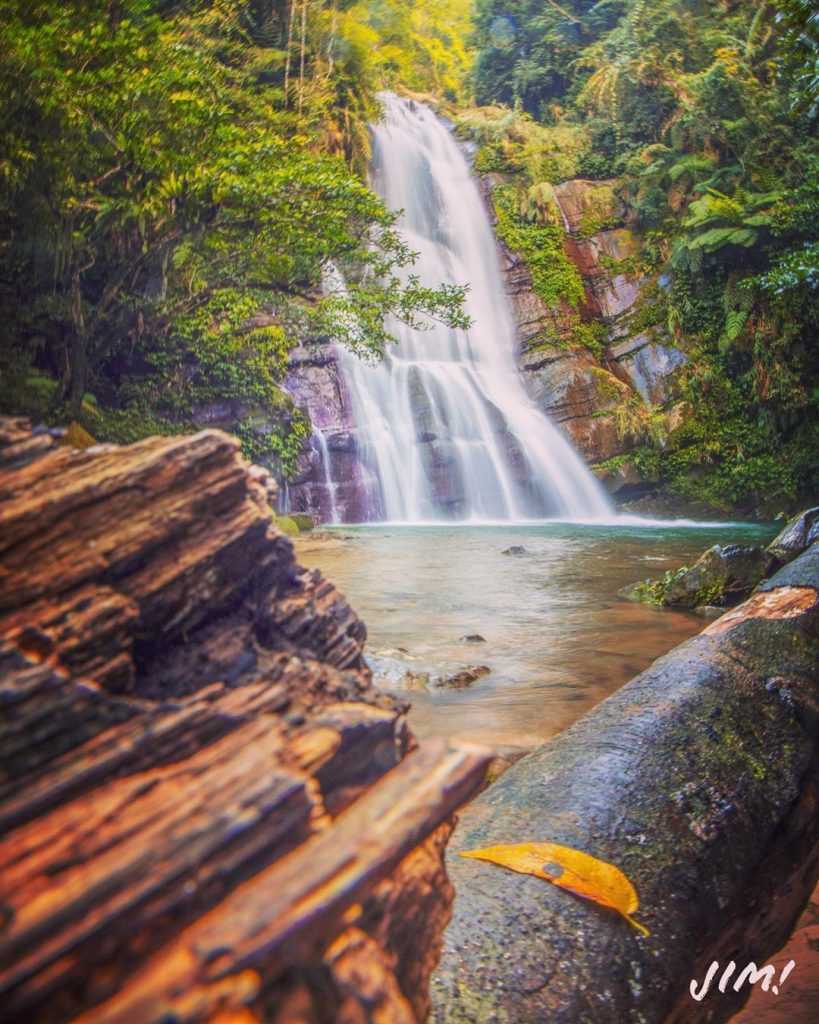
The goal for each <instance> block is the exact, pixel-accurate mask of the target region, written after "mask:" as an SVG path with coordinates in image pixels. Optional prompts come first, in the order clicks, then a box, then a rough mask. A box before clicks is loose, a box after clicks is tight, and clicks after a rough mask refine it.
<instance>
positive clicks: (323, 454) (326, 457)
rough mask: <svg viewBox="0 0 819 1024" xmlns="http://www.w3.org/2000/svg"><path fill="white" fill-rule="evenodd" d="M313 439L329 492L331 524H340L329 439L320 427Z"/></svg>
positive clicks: (315, 429) (314, 430)
mask: <svg viewBox="0 0 819 1024" xmlns="http://www.w3.org/2000/svg"><path fill="white" fill-rule="evenodd" d="M313 439H314V440H315V442H316V448H317V449H318V453H319V458H320V459H321V470H322V475H323V477H324V481H323V482H324V486H325V488H326V490H327V501H328V503H329V506H330V522H331V523H339V522H341V519H340V517H339V514H338V504H337V501H336V492H337V489H338V484H336V483H334V481H333V473H332V464H331V462H330V449H329V448H328V447H327V438H326V437H325V436H324V433H323V431H322V430H321V429H320V428H319V427H314V428H313Z"/></svg>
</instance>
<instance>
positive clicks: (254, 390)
mask: <svg viewBox="0 0 819 1024" xmlns="http://www.w3.org/2000/svg"><path fill="white" fill-rule="evenodd" d="M454 14H455V15H456V14H457V11H455V12H454ZM452 16H454V15H450V17H452ZM382 38H383V40H384V45H383V46H381V47H378V46H377V45H376V44H377V43H378V41H379V40H381V39H382ZM461 45H462V44H461V43H460V42H459V41H458V40H456V39H450V37H449V36H448V35H446V34H445V33H444V32H443V30H441V29H439V26H438V22H437V21H436V17H435V15H434V10H433V8H432V5H430V8H429V10H427V9H426V8H425V6H424V5H423V4H421V5H414V6H413V8H412V9H410V7H409V6H408V5H406V4H404V5H400V4H392V5H391V4H388V3H385V4H376V5H372V6H371V7H370V6H356V5H353V6H350V5H349V4H344V3H336V2H335V0H333V2H332V3H330V2H328V3H320V2H318V0H301V2H299V0H293V2H291V3H285V2H273V3H271V2H270V0H251V2H241V0H215V2H197V0H190V2H183V3H172V2H163V0H123V2H117V0H91V2H89V3H84V4H63V3H58V2H36V3H30V2H28V0H26V2H18V0H11V2H9V0H4V2H2V3H0V54H2V57H0V88H2V95H3V99H2V104H0V139H2V142H0V146H1V147H2V149H0V179H2V196H1V197H0V221H2V229H3V230H2V248H0V321H1V322H2V331H3V338H2V347H1V348H0V360H1V361H0V374H2V406H3V408H4V409H5V410H7V411H18V410H19V411H22V412H29V413H31V414H33V415H35V416H37V417H47V418H50V419H53V420H56V421H58V422H59V421H63V422H64V421H65V420H66V419H71V420H79V421H80V423H81V424H82V426H83V427H85V428H86V429H87V430H88V431H89V432H90V433H91V434H92V436H94V437H97V438H100V439H112V440H122V441H127V440H132V439H135V438H137V437H139V436H145V435H147V434H150V433H156V432H167V431H173V430H182V429H186V428H189V427H190V426H191V425H193V424H195V423H196V422H197V421H198V420H200V419H201V418H202V416H203V410H207V409H208V408H214V403H216V407H219V406H220V405H221V407H224V406H225V403H228V406H229V407H230V408H234V409H235V410H236V413H235V423H236V426H235V429H236V431H237V432H238V433H239V434H240V436H241V437H242V438H243V441H244V446H245V448H246V451H247V453H248V454H249V455H250V456H252V457H255V458H262V457H265V456H272V457H274V458H275V459H278V461H279V462H280V463H281V465H282V468H283V469H284V470H285V471H286V470H287V467H288V465H289V463H290V462H291V461H292V459H293V457H294V455H295V453H296V452H297V451H298V447H299V443H300V441H301V438H302V437H303V436H304V434H305V432H306V431H307V429H308V427H307V425H306V424H305V423H304V422H303V419H302V418H301V416H300V415H299V414H298V413H296V412H294V410H293V409H292V408H291V404H290V402H289V400H288V398H287V397H286V395H285V394H284V392H283V391H282V390H281V388H280V387H279V384H280V382H281V380H282V378H283V375H284V371H285V366H286V360H287V353H288V351H289V349H290V348H291V347H292V345H293V344H294V343H295V342H296V341H297V340H298V339H299V338H303V337H306V336H322V335H332V336H333V337H335V338H340V339H344V340H346V341H347V342H348V343H349V344H351V345H353V346H354V347H359V348H362V349H364V350H369V351H372V352H375V353H378V352H379V351H380V350H381V349H382V348H383V346H384V344H386V343H387V342H388V341H389V338H388V336H387V334H386V333H385V329H384V318H385V315H386V314H387V313H390V314H393V315H395V316H397V317H398V318H399V319H401V320H403V321H405V322H408V323H413V324H415V323H423V321H424V319H425V318H426V317H430V316H433V317H442V318H444V319H445V320H447V321H449V322H451V323H460V322H462V320H463V314H462V312H461V292H460V290H459V289H457V288H451V287H450V288H446V287H442V288H434V287H425V286H424V285H422V284H421V283H420V282H419V281H418V280H417V279H416V278H414V277H412V276H411V277H410V278H409V280H408V281H404V283H403V284H402V283H399V279H398V277H397V276H396V270H397V269H398V268H401V267H407V266H408V265H411V263H412V260H413V254H412V253H411V252H410V251H409V250H408V249H407V247H406V246H405V244H404V243H403V241H402V240H401V239H400V237H399V236H398V235H397V234H396V232H395V231H394V229H393V224H394V220H395V217H394V215H393V214H392V213H390V212H388V211H387V210H385V209H384V207H383V205H382V204H381V202H380V201H379V200H378V198H377V197H376V196H375V195H374V194H373V193H372V192H371V191H370V190H369V188H367V186H366V184H365V183H364V180H363V175H362V171H363V169H364V168H365V166H366V162H367V157H368V132H367V123H368V122H369V121H370V120H371V119H372V118H373V117H374V116H377V110H378V108H377V102H376V100H375V90H376V89H377V87H378V85H379V84H380V82H382V81H385V80H390V79H394V78H396V76H399V77H400V78H401V79H402V80H406V81H408V82H410V83H412V82H414V81H416V79H418V77H419V76H421V77H422V78H423V82H424V83H426V82H427V81H428V82H429V84H430V85H432V86H434V87H436V88H439V89H440V90H441V91H446V92H448V93H449V94H450V95H453V96H454V95H455V92H454V88H455V87H454V84H453V83H454V82H455V81H456V79H457V78H458V69H459V62H460V63H461V64H462V63H463V61H464V60H465V58H464V56H463V50H462V49H461V48H460V47H461ZM450 49H451V51H452V52H451V53H450ZM442 52H443V57H442ZM331 263H336V264H338V265H340V266H342V267H343V268H344V270H345V271H346V272H347V279H348V284H349V294H348V295H347V296H346V297H340V296H336V297H334V298H331V299H322V298H321V296H320V289H319V286H320V284H321V278H322V274H323V273H324V272H325V271H326V269H327V267H328V266H329V265H330V264H331ZM353 323H354V324H355V330H352V329H351V324H353ZM271 427H272V429H271ZM257 428H258V429H257Z"/></svg>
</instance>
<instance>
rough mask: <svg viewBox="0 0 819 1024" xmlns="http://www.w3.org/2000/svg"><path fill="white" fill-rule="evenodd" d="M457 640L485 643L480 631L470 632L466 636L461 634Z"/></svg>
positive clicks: (466, 642) (467, 642)
mask: <svg viewBox="0 0 819 1024" xmlns="http://www.w3.org/2000/svg"><path fill="white" fill-rule="evenodd" d="M459 642H460V643H462V644H485V643H486V637H483V636H481V634H480V633H470V634H469V635H468V636H462V637H461V639H460V641H459Z"/></svg>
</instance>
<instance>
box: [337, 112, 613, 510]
mask: <svg viewBox="0 0 819 1024" xmlns="http://www.w3.org/2000/svg"><path fill="white" fill-rule="evenodd" d="M382 99H383V105H384V119H383V121H382V122H380V123H379V124H377V125H375V126H374V128H373V169H372V184H373V187H374V188H375V190H376V191H377V192H378V193H379V194H380V195H381V196H382V198H383V199H384V201H385V202H386V205H387V206H388V207H389V208H390V209H393V210H402V211H403V213H402V215H401V220H400V221H399V227H400V229H401V232H402V234H403V237H404V238H405V240H406V241H407V243H408V244H409V246H410V248H411V249H413V250H414V251H416V252H417V253H418V254H419V258H418V261H417V263H416V264H415V266H414V267H413V268H412V273H415V274H418V275H419V276H420V278H421V280H422V282H423V283H424V284H428V285H434V284H437V283H441V282H449V283H452V284H468V286H469V292H468V294H467V300H466V309H467V312H468V313H469V315H470V317H471V318H472V320H473V326H472V327H471V328H470V329H469V330H468V331H462V330H453V329H451V328H449V327H446V326H445V325H442V324H435V325H434V326H433V327H432V328H431V329H429V330H425V331H418V330H410V329H409V328H407V327H406V326H404V325H403V324H400V323H398V322H391V323H390V324H389V325H388V326H389V329H390V331H391V333H392V334H393V335H394V336H395V337H396V338H397V339H398V344H397V345H396V346H393V347H391V348H390V349H389V351H388V353H387V354H386V356H385V357H384V359H383V360H382V361H381V362H379V363H374V364H373V363H368V362H366V361H363V360H361V359H359V358H358V357H357V356H355V355H353V354H352V353H350V352H348V351H346V350H343V351H340V352H339V366H340V369H341V372H342V373H343V375H344V377H345V379H346V382H347V385H348V387H349V390H350V393H351V395H352V414H353V418H354V421H355V426H356V431H357V436H358V443H359V452H360V458H361V461H362V468H363V469H364V471H365V475H367V476H368V477H371V478H372V480H373V481H374V483H375V487H374V488H372V489H373V490H374V491H376V492H377V493H374V494H371V495H369V496H368V501H367V511H368V518H371V519H386V520H389V521H397V522H419V521H426V520H437V519H448V520H464V521H480V520H522V519H533V518H542V517H546V516H561V517H567V518H599V517H603V516H606V515H607V514H609V515H610V505H609V503H608V501H607V499H606V497H605V495H604V492H603V490H602V488H601V487H600V486H599V484H598V483H597V481H596V480H595V479H594V477H593V476H592V475H591V473H590V472H589V471H588V469H587V468H586V466H585V464H584V463H583V462H582V460H581V459H580V457H579V456H578V455H577V454H576V452H575V451H574V450H573V449H572V447H571V445H570V444H569V443H568V442H567V441H566V440H565V439H564V438H563V436H562V434H560V433H559V431H558V430H557V428H556V427H554V426H553V425H552V424H551V423H550V422H549V420H548V419H547V418H546V416H544V415H543V414H542V413H541V412H540V411H539V410H538V409H537V408H536V407H535V405H534V404H533V403H532V402H531V401H530V399H529V397H528V396H527V394H526V392H525V390H524V387H523V383H522V381H521V379H520V377H519V375H518V372H517V369H516V365H515V362H516V337H515V326H514V321H513V318H512V312H511V308H510V305H509V301H508V298H507V296H506V294H505V291H504V278H503V273H502V270H501V266H500V260H499V256H498V251H497V245H496V241H495V238H494V235H493V232H492V226H491V223H490V220H489V216H488V213H487V210H486V208H485V206H484V203H483V200H482V198H481V195H480V192H479V190H478V186H477V183H476V181H475V179H474V177H473V175H472V173H471V171H470V168H469V165H468V163H467V160H466V158H465V156H464V154H463V152H462V151H461V149H460V147H459V146H458V144H457V143H456V141H455V140H454V139H453V137H452V135H451V133H450V132H449V130H448V129H447V128H446V126H445V125H444V124H443V122H442V121H440V120H439V119H438V117H436V115H435V114H434V113H433V112H432V110H430V109H429V108H428V107H426V106H424V105H423V104H420V103H417V102H415V101H412V100H406V99H401V98H399V97H398V96H395V95H392V94H386V95H384V96H383V97H382Z"/></svg>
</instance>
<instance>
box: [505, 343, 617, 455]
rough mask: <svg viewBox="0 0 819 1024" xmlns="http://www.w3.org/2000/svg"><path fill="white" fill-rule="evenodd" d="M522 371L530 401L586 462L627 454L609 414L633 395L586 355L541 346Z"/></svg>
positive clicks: (527, 356) (529, 355)
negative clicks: (562, 433)
mask: <svg viewBox="0 0 819 1024" xmlns="http://www.w3.org/2000/svg"><path fill="white" fill-rule="evenodd" d="M521 369H522V371H523V383H524V386H525V388H526V391H527V393H528V395H529V397H530V398H531V399H532V401H533V402H534V403H535V404H536V405H537V407H538V408H539V409H540V410H541V411H542V412H544V413H545V414H546V415H547V416H548V417H549V419H550V420H552V422H553V423H555V424H556V425H557V426H558V427H559V428H560V429H561V430H562V431H563V432H564V433H565V434H566V436H567V437H568V438H569V440H570V441H571V442H572V444H573V445H574V446H575V448H577V450H578V451H579V452H580V454H581V455H582V456H583V457H584V458H585V459H586V460H587V461H588V462H591V463H596V462H606V461H607V460H609V459H612V458H614V457H616V456H618V455H622V454H624V453H625V452H627V451H628V450H629V448H630V442H629V440H628V439H627V438H625V437H623V436H621V434H620V432H619V431H618V429H617V421H616V419H615V417H614V415H613V414H614V410H615V409H616V408H617V406H618V405H619V404H620V403H621V402H622V401H623V400H624V399H626V398H628V396H629V395H631V394H633V392H632V391H631V389H630V388H629V386H628V385H627V384H625V383H624V382H623V381H621V380H620V379H619V378H618V377H616V376H614V374H612V373H610V372H609V371H608V370H605V369H603V368H602V367H601V366H600V365H599V364H598V363H597V362H596V360H595V359H594V358H593V357H592V356H591V354H590V353H588V352H584V351H578V350H575V351H567V350H565V349H560V348H554V347H549V346H540V347H538V348H536V349H532V350H530V351H528V352H526V353H525V354H524V356H523V358H522V361H521Z"/></svg>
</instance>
